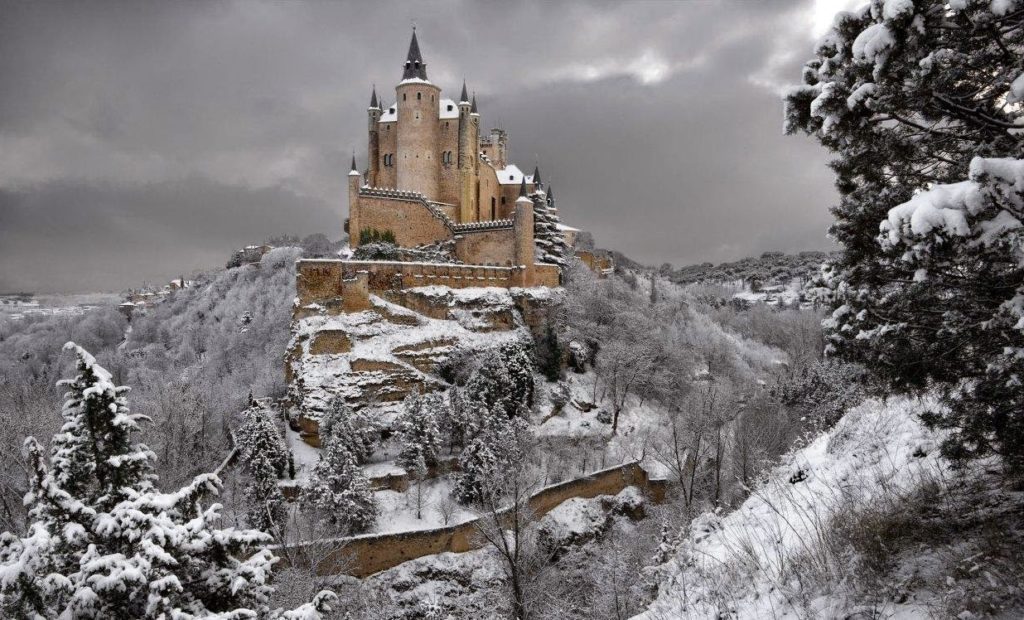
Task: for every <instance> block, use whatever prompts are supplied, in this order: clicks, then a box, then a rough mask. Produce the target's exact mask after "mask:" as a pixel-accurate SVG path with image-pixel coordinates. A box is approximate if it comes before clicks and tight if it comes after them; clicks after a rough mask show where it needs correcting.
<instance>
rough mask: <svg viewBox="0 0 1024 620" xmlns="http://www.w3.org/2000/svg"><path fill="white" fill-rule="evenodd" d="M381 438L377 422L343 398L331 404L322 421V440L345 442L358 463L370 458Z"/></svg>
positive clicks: (322, 441) (324, 441)
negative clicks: (347, 403)
mask: <svg viewBox="0 0 1024 620" xmlns="http://www.w3.org/2000/svg"><path fill="white" fill-rule="evenodd" d="M379 439H380V428H379V427H378V426H377V423H376V422H375V421H374V420H373V419H372V418H371V417H370V416H368V415H367V414H366V413H365V412H362V411H353V410H352V409H350V408H349V407H348V406H347V405H346V404H345V403H344V401H343V400H342V399H340V398H338V399H335V401H334V402H333V403H332V404H331V409H330V410H329V411H328V412H327V415H325V416H324V418H323V419H322V420H321V421H320V441H321V443H322V444H323V445H327V444H329V443H336V444H337V443H340V444H343V445H344V447H345V449H346V450H348V451H349V452H350V453H351V454H352V456H354V457H355V459H356V462H357V463H365V462H366V459H368V458H370V455H371V454H373V451H374V449H375V448H376V446H377V442H378V440H379Z"/></svg>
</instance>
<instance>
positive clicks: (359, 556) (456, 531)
mask: <svg viewBox="0 0 1024 620" xmlns="http://www.w3.org/2000/svg"><path fill="white" fill-rule="evenodd" d="M629 486H636V487H638V488H640V489H641V490H642V491H644V493H645V494H646V495H647V496H648V497H649V498H650V499H651V500H652V501H654V502H661V501H663V500H664V497H665V495H664V485H661V484H659V483H658V481H651V480H650V479H649V477H648V476H647V472H646V471H644V469H643V468H642V467H641V466H640V464H639V463H636V462H632V463H626V464H624V465H619V466H617V467H612V468H609V469H605V470H602V471H599V472H595V473H593V474H590V475H589V476H585V477H583V478H576V479H574V480H568V481H566V482H562V483H559V484H555V485H551V486H549V487H545V488H543V489H541V490H540V491H537V492H536V493H534V494H533V495H532V496H531V497H530V499H529V505H530V508H531V509H532V510H533V512H534V514H535V515H536V516H537V517H538V518H539V517H542V516H544V515H545V514H547V513H548V512H550V511H551V510H552V509H553V508H555V507H556V506H558V505H559V504H561V503H562V502H564V501H565V500H567V499H570V498H573V497H580V498H585V499H588V498H593V497H597V496H599V495H615V494H617V493H619V492H620V491H622V490H623V489H625V488H626V487H629ZM325 546H326V547H328V548H329V550H328V551H326V554H325V556H324V557H323V558H322V559H321V561H320V562H319V563H318V567H317V573H318V574H320V575H336V574H339V573H341V572H347V573H348V574H350V575H353V576H355V577H366V576H369V575H372V574H374V573H378V572H380V571H382V570H387V569H389V568H393V567H395V566H398V565H399V564H401V563H403V562H408V561H409V560H414V559H416V558H420V557H423V556H427V555H434V554H437V553H445V552H452V553H462V552H465V551H472V550H473V549H479V548H481V547H482V543H481V541H480V540H479V537H478V535H477V525H476V523H475V520H471V521H466V522H464V523H459V524H456V525H451V526H448V527H441V528H436V529H431V530H417V531H411V532H396V533H392V534H368V535H364V536H353V537H349V538H339V539H337V540H334V541H330V544H326V545H325V542H324V541H318V542H316V543H311V544H310V546H309V547H310V548H309V549H308V551H309V552H311V553H321V552H322V551H321V550H322V549H324V548H325ZM301 547H302V546H301V545H300V546H299V547H298V548H292V549H290V551H292V552H299V553H301V552H303V551H304V550H303V549H302V548H301ZM281 563H282V564H287V559H286V558H284V557H282V558H281Z"/></svg>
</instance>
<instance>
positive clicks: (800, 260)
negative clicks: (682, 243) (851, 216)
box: [668, 251, 836, 284]
mask: <svg viewBox="0 0 1024 620" xmlns="http://www.w3.org/2000/svg"><path fill="white" fill-rule="evenodd" d="M835 254H836V253H835V252H817V251H807V252H800V253H799V254H786V253H784V252H765V253H764V254H762V255H761V256H758V257H749V258H742V259H740V260H738V261H733V262H729V263H721V264H719V265H714V264H712V263H701V264H699V265H689V266H687V267H682V268H680V269H676V270H673V271H671V272H670V273H669V276H668V277H669V278H670V279H671V280H672V281H673V282H676V283H678V284H697V283H700V284H711V283H719V282H735V281H736V280H742V281H743V282H748V283H749V282H758V283H760V284H786V283H788V282H790V281H791V280H793V279H794V278H799V279H800V280H804V281H806V280H808V279H810V278H811V277H813V276H814V275H815V274H817V273H818V270H819V269H820V268H821V264H822V263H824V262H825V261H827V260H829V259H830V258H832V257H833V256H835Z"/></svg>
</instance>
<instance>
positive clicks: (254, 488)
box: [245, 453, 286, 533]
mask: <svg viewBox="0 0 1024 620" xmlns="http://www.w3.org/2000/svg"><path fill="white" fill-rule="evenodd" d="M246 469H247V471H248V474H249V476H250V477H251V478H252V480H251V482H250V484H249V485H248V486H247V487H246V489H245V505H246V511H245V520H246V523H248V524H249V527H254V528H256V529H258V530H261V531H263V532H267V533H274V532H275V531H276V530H277V529H278V528H280V526H281V525H283V524H284V522H285V518H286V509H285V500H284V494H282V493H281V487H279V486H278V485H277V480H278V475H277V470H276V469H275V468H274V465H273V463H272V462H271V460H270V457H269V456H267V455H266V454H263V453H256V454H254V455H253V456H252V457H251V458H250V460H249V461H248V462H247V463H246Z"/></svg>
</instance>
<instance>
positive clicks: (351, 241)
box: [348, 153, 362, 248]
mask: <svg viewBox="0 0 1024 620" xmlns="http://www.w3.org/2000/svg"><path fill="white" fill-rule="evenodd" d="M359 185H360V183H359V169H358V168H356V154H355V153H352V169H351V170H350V171H349V173H348V245H349V247H351V248H356V247H358V246H359V232H360V231H361V230H362V228H361V227H360V224H359Z"/></svg>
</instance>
